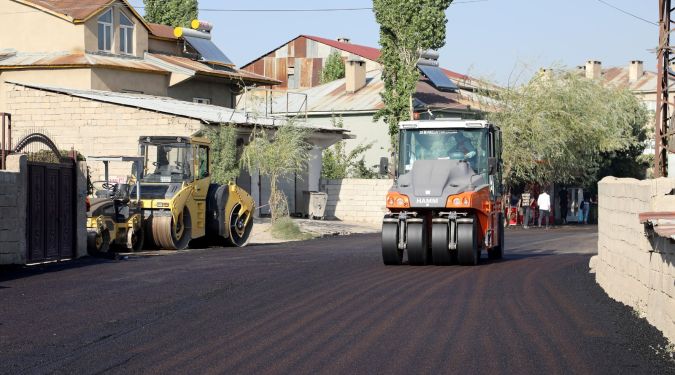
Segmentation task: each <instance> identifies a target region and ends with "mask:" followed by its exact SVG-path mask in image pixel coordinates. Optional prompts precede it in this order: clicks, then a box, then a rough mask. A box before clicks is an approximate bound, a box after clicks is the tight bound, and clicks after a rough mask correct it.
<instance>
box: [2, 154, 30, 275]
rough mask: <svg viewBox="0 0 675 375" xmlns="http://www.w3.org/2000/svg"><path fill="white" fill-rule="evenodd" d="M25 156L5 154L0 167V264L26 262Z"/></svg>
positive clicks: (26, 174)
mask: <svg viewBox="0 0 675 375" xmlns="http://www.w3.org/2000/svg"><path fill="white" fill-rule="evenodd" d="M27 186H28V171H27V166H26V157H25V156H23V155H10V156H8V157H7V170H4V171H0V264H25V263H26V203H27Z"/></svg>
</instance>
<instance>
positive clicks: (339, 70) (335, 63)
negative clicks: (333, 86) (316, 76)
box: [321, 52, 345, 83]
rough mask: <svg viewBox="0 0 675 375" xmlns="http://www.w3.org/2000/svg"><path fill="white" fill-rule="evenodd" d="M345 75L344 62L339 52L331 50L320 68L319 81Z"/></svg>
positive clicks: (331, 80) (333, 79) (326, 80)
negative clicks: (321, 68) (324, 63)
mask: <svg viewBox="0 0 675 375" xmlns="http://www.w3.org/2000/svg"><path fill="white" fill-rule="evenodd" d="M344 77H345V62H344V61H342V56H341V55H340V53H339V52H331V54H330V55H328V58H327V59H326V65H325V66H324V67H323V70H321V83H328V82H333V81H335V80H336V79H340V78H344Z"/></svg>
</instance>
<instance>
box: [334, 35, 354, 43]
mask: <svg viewBox="0 0 675 375" xmlns="http://www.w3.org/2000/svg"><path fill="white" fill-rule="evenodd" d="M337 41H338V42H340V43H350V42H351V39H349V38H345V37H343V36H342V37H339V38H337Z"/></svg>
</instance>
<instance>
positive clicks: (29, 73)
mask: <svg viewBox="0 0 675 375" xmlns="http://www.w3.org/2000/svg"><path fill="white" fill-rule="evenodd" d="M0 9H1V11H0V19H3V21H2V22H0V51H1V52H0V82H1V81H3V80H11V81H20V82H26V83H35V84H45V85H52V86H61V87H69V88H76V89H92V90H103V91H116V92H134V93H142V94H150V95H160V96H169V97H172V98H175V99H180V100H189V101H199V102H201V103H207V104H215V105H220V106H225V107H230V108H231V107H233V106H234V104H235V101H236V99H235V98H236V96H237V95H238V94H239V92H240V91H241V88H242V87H243V86H249V85H260V86H273V85H275V84H278V83H279V82H278V81H276V80H274V79H270V78H268V77H264V76H262V75H257V74H254V73H250V72H247V71H242V70H240V69H237V67H236V66H235V65H234V64H233V63H231V62H230V61H229V59H228V60H227V62H228V63H220V62H218V61H213V59H206V58H204V56H202V55H201V53H200V51H199V50H197V49H196V48H195V46H193V45H192V44H191V43H190V42H188V41H187V39H188V38H186V37H177V36H175V35H174V30H173V27H171V26H167V25H158V24H152V23H148V22H146V21H145V20H144V19H143V17H141V16H140V15H139V14H138V13H137V12H136V10H135V9H134V8H133V7H132V6H130V5H129V3H128V2H127V1H126V0H92V1H86V2H77V1H71V0H50V1H46V0H0ZM10 19H11V22H10V21H9V20H10ZM17 25H20V26H21V27H17ZM37 25H39V27H38V26H37ZM205 42H206V43H211V44H212V45H213V46H214V47H215V49H216V50H218V47H217V46H216V45H215V44H213V42H211V41H205ZM221 54H222V53H221ZM222 56H225V55H224V54H222ZM0 109H1V108H0Z"/></svg>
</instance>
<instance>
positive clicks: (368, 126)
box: [307, 113, 389, 169]
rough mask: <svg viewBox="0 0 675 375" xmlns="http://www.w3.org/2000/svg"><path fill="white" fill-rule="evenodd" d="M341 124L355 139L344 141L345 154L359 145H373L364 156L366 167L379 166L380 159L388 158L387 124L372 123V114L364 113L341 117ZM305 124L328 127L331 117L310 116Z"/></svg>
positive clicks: (380, 122) (382, 122)
mask: <svg viewBox="0 0 675 375" xmlns="http://www.w3.org/2000/svg"><path fill="white" fill-rule="evenodd" d="M336 116H337V115H336ZM342 122H343V125H344V129H347V130H349V134H350V135H353V136H355V137H356V138H355V139H348V140H345V149H346V151H347V152H350V151H351V150H353V149H354V148H356V147H357V146H359V145H360V144H369V143H372V144H373V146H372V147H371V148H370V149H369V150H368V151H366V152H365V154H364V160H365V162H366V166H368V167H372V166H374V165H379V164H380V158H381V157H388V156H389V151H388V150H389V134H388V130H387V124H386V123H385V122H384V121H382V120H379V121H377V122H373V114H372V113H364V114H357V115H344V116H342ZM307 123H308V124H310V125H316V126H319V125H320V126H324V127H326V126H330V125H331V116H330V115H322V116H311V117H309V118H308V119H307ZM371 169H372V168H371Z"/></svg>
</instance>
